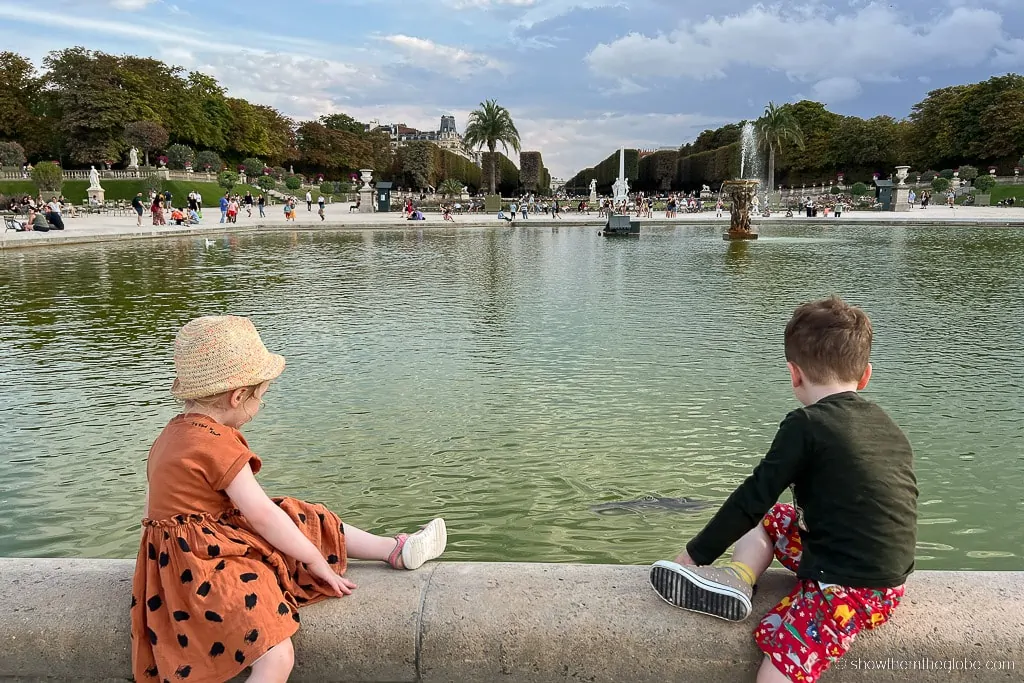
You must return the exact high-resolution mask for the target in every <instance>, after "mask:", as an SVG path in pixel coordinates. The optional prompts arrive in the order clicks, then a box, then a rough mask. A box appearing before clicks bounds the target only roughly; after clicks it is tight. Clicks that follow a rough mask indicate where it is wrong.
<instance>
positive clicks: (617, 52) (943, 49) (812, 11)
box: [585, 2, 1009, 81]
mask: <svg viewBox="0 0 1024 683" xmlns="http://www.w3.org/2000/svg"><path fill="white" fill-rule="evenodd" d="M830 12H831V10H828V8H826V7H823V6H821V5H814V6H804V7H797V8H794V7H786V8H785V9H782V8H780V7H767V8H766V7H763V6H761V5H757V6H754V7H752V8H750V9H748V10H746V11H745V12H742V13H740V14H734V15H730V16H726V17H723V18H720V19H719V18H714V17H711V18H708V19H706V20H704V21H703V22H700V23H689V24H684V25H681V26H680V27H679V28H677V29H676V30H674V31H672V32H671V33H668V34H658V35H655V36H647V35H644V34H641V33H630V34H628V35H626V36H623V37H622V38H619V39H617V40H615V41H613V42H611V43H601V44H599V45H598V46H597V47H595V48H594V49H593V50H592V51H591V52H590V53H589V54H588V55H587V56H586V58H585V61H586V63H587V65H588V66H589V67H590V70H591V71H592V72H593V73H594V74H597V75H603V76H606V77H609V78H622V77H628V76H631V75H633V74H636V73H643V74H645V75H647V76H649V77H665V76H668V77H691V78H696V79H699V80H706V79H714V78H723V77H725V75H726V74H727V73H728V72H729V71H730V70H731V69H733V68H736V67H747V68H754V69H770V70H776V71H781V72H784V73H785V74H786V75H787V76H788V77H789V78H791V79H793V80H797V81H812V80H816V79H828V78H830V77H831V76H832V75H833V74H835V72H836V69H837V68H838V66H837V64H838V62H837V60H841V63H842V64H858V65H862V66H863V68H864V70H866V71H871V70H875V71H876V74H877V75H880V76H881V77H883V78H888V79H891V78H892V76H891V71H892V70H894V69H897V68H898V69H904V70H905V69H907V68H915V67H922V66H933V65H935V64H940V65H943V66H973V65H978V64H982V63H984V62H985V61H987V60H989V59H991V58H992V57H993V56H995V54H996V52H997V51H998V50H999V49H1000V48H1004V49H1005V46H1007V45H1008V43H1009V40H1008V37H1007V36H1006V34H1005V32H1004V31H1003V26H1002V18H1001V16H1000V15H999V14H997V13H996V12H993V11H991V10H987V9H971V8H966V7H958V8H956V9H953V10H952V11H949V12H944V13H942V14H941V15H940V16H939V17H938V18H937V19H934V20H932V22H931V23H927V24H917V25H915V24H914V23H912V22H911V21H910V18H911V17H910V16H909V15H908V14H907V13H906V12H905V11H897V10H896V9H894V8H892V7H889V6H887V5H884V4H879V3H874V2H873V3H871V4H869V5H867V6H865V7H862V8H860V9H857V10H855V11H853V12H852V13H849V14H835V15H834V16H830V15H829V13H830ZM840 46H841V51H840V50H839V49H838V48H839V47H840ZM964 46H970V47H969V48H966V47H964ZM894 63H896V64H898V66H893V64H894Z"/></svg>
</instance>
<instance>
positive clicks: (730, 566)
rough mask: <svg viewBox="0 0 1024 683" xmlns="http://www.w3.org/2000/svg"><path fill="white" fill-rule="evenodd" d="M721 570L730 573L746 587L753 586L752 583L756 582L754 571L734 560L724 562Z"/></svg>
mask: <svg viewBox="0 0 1024 683" xmlns="http://www.w3.org/2000/svg"><path fill="white" fill-rule="evenodd" d="M722 569H725V570H727V571H730V572H732V573H733V574H735V575H736V576H737V578H739V580H740V581H742V582H743V583H745V584H747V585H748V586H753V585H754V582H755V581H757V577H756V576H755V575H754V570H753V569H751V568H750V566H749V565H746V564H744V563H743V562H737V561H735V560H733V561H731V562H726V563H725V564H723V565H722Z"/></svg>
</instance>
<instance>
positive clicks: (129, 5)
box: [110, 0, 157, 12]
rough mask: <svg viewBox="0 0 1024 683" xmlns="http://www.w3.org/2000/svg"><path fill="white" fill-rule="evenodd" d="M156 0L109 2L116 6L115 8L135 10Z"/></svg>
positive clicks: (112, 0) (118, 0)
mask: <svg viewBox="0 0 1024 683" xmlns="http://www.w3.org/2000/svg"><path fill="white" fill-rule="evenodd" d="M156 1H157V0H110V4H111V6H112V7H116V8H117V9H123V10H127V11H129V12H136V11H138V10H140V9H145V8H146V7H148V6H149V5H152V4H153V3H154V2H156Z"/></svg>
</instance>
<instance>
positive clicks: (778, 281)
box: [0, 223, 1024, 570]
mask: <svg viewBox="0 0 1024 683" xmlns="http://www.w3.org/2000/svg"><path fill="white" fill-rule="evenodd" d="M719 233H720V228H716V227H712V226H664V227H657V226H656V227H649V226H646V225H645V226H644V229H643V235H642V236H641V237H640V238H639V239H637V238H633V239H606V238H601V237H598V235H597V229H596V228H583V227H579V226H577V227H570V226H564V227H561V228H539V227H538V228H531V227H529V226H528V225H527V226H519V227H516V228H507V227H506V228H495V229H463V230H454V229H453V230H400V231H358V232H355V231H348V232H344V231H342V232H338V231H335V232H330V231H327V232H274V233H267V234H244V235H233V236H226V237H221V238H219V239H217V240H216V241H215V242H214V243H213V244H210V245H207V244H206V242H205V240H204V238H202V237H199V238H186V239H166V240H156V241H145V242H142V241H126V242H111V243H105V244H97V245H90V246H81V247H66V248H56V249H31V250H24V251H8V252H5V253H0V297H2V301H3V302H4V305H3V307H2V308H0V355H2V358H3V368H4V372H3V377H4V381H3V391H2V392H0V419H2V423H3V427H4V428H3V430H0V555H3V556H81V557H131V556H134V553H135V550H136V543H137V538H138V528H139V518H140V516H141V508H142V502H143V495H144V490H145V474H144V472H145V467H144V463H145V457H146V452H147V450H148V448H149V446H150V444H151V443H152V441H153V439H154V438H155V437H156V435H157V434H158V433H159V431H160V429H161V428H162V426H163V425H164V424H165V423H166V421H167V420H168V419H170V418H171V417H172V416H173V415H174V414H175V413H176V412H177V406H176V405H175V403H174V401H173V399H172V398H171V396H170V394H169V387H170V384H171V380H172V377H173V365H172V362H171V351H172V342H173V338H174V335H175V332H176V331H177V329H178V328H179V327H180V325H182V324H183V323H185V322H186V321H187V320H189V319H190V318H192V317H194V316H197V315H204V314H221V313H225V312H231V313H236V314H242V315H249V316H252V317H253V319H254V321H255V322H256V324H257V326H258V328H259V329H260V330H261V332H262V334H263V338H264V340H265V342H266V343H267V345H268V347H269V348H270V349H271V350H273V351H277V352H280V353H282V354H284V355H285V356H286V357H287V359H288V367H287V369H286V370H285V372H284V374H283V375H282V376H281V378H280V380H279V381H277V382H275V384H274V386H273V387H272V389H271V391H270V393H269V394H268V397H267V407H266V408H265V409H264V411H263V412H262V413H261V414H260V415H259V416H258V417H257V419H256V420H255V421H254V422H253V423H251V424H250V425H248V426H247V427H246V430H245V433H246V436H247V438H248V440H249V442H250V444H251V445H252V447H253V449H254V450H255V451H256V452H257V453H258V454H260V455H261V456H262V457H263V459H264V470H263V473H262V474H261V475H260V479H261V481H262V483H263V485H264V487H265V488H266V489H267V491H268V492H269V493H271V494H272V495H293V496H298V497H302V498H305V499H307V500H313V501H319V502H323V503H326V504H328V505H329V506H330V507H332V508H333V509H335V510H336V511H337V512H338V513H339V514H340V515H341V516H342V518H343V519H345V520H346V521H348V522H350V523H352V524H355V525H357V526H361V527H363V528H367V529H371V530H374V531H377V532H381V533H394V532H395V531H398V530H402V529H410V528H415V526H416V525H418V524H422V523H423V522H425V521H426V520H427V519H429V518H430V517H431V516H433V515H434V514H443V515H444V516H445V517H446V518H447V520H448V524H449V528H450V546H449V552H448V554H447V557H448V558H449V559H453V560H469V559H473V560H489V561H550V562H569V561H578V562H614V563H620V562H621V563H635V564H640V563H647V562H650V561H653V560H655V559H658V558H661V557H666V556H669V557H670V556H672V554H674V553H675V552H676V551H677V550H678V548H679V547H680V546H681V544H682V543H683V542H685V541H686V540H687V539H688V538H689V537H690V536H691V535H692V534H694V533H695V532H697V531H698V530H699V529H700V528H701V526H702V525H703V524H704V523H705V522H706V521H707V520H708V519H709V518H710V516H711V514H712V513H713V511H714V507H712V508H710V509H703V510H695V511H657V510H647V511H639V512H628V511H616V510H611V511H606V512H605V513H604V514H599V513H598V512H595V511H593V510H592V509H591V508H592V507H593V506H595V505H598V504H601V503H606V502H609V501H617V500H628V499H635V498H640V497H643V496H649V495H653V496H669V497H679V496H685V497H689V498H695V499H698V500H704V501H710V502H712V503H715V504H717V503H720V502H722V501H723V500H724V499H725V498H726V496H727V495H728V494H729V493H730V492H731V490H732V489H733V488H734V487H735V486H736V485H737V484H738V483H739V482H740V481H742V479H743V478H744V477H745V476H746V475H747V474H748V473H749V472H750V470H751V469H752V468H753V466H754V465H755V464H756V463H757V461H758V459H759V458H760V457H761V456H762V455H763V453H764V451H765V450H766V448H767V447H768V445H769V443H770V441H771V438H772V435H773V434H774V431H775V429H776V427H777V425H778V423H779V421H780V420H781V419H782V417H783V416H784V415H785V413H786V412H787V411H789V410H791V409H793V408H794V407H796V406H797V404H796V402H795V399H794V398H793V396H792V393H791V390H790V387H789V384H788V375H787V372H786V368H785V361H784V358H783V353H782V330H783V326H784V325H785V322H786V320H787V319H788V317H789V315H790V314H791V313H792V311H793V309H794V308H795V307H796V305H798V304H799V303H800V302H802V301H805V300H808V299H811V298H818V297H822V296H827V295H829V294H832V293H836V294H839V295H841V296H843V297H845V298H847V299H848V300H850V301H851V302H853V303H856V304H858V305H861V306H863V307H864V308H865V309H866V310H867V312H868V313H869V314H870V315H871V317H872V320H873V322H874V326H875V348H874V353H873V359H872V360H873V363H874V366H875V374H874V377H873V379H872V383H871V385H870V386H869V387H868V390H867V391H866V392H865V395H866V396H867V397H868V398H870V399H871V400H874V401H877V402H879V403H880V404H881V405H882V406H884V407H885V408H886V409H887V410H888V411H889V412H890V414H891V415H892V416H893V417H894V418H895V419H896V421H897V422H898V423H899V424H900V425H901V426H902V427H903V428H904V429H905V431H906V432H907V434H908V435H909V437H910V440H911V442H912V444H913V445H914V448H915V453H916V463H917V474H918V479H919V483H920V488H921V498H920V530H919V541H920V542H919V546H918V558H919V567H920V568H926V569H1018V570H1019V569H1022V568H1024V559H1022V557H1021V556H1022V548H1024V525H1021V524H1020V520H1021V519H1022V518H1024V494H1022V493H1021V482H1022V481H1024V417H1022V412H1024V393H1022V392H1024V363H1021V361H1020V354H1021V349H1022V348H1024V315H1022V314H1021V311H1020V302H1021V301H1024V284H1022V278H1024V229H997V228H975V227H953V226H950V227H946V228H909V227H896V228H892V227H886V228H882V227H872V226H848V225H844V226H840V225H837V226H835V227H826V228H822V227H811V226H801V225H799V223H794V224H788V225H780V224H771V225H768V226H765V227H764V229H763V234H762V238H761V239H760V240H759V241H757V242H755V243H743V244H739V243H733V244H728V243H725V242H723V241H722V239H721V236H720V234H719Z"/></svg>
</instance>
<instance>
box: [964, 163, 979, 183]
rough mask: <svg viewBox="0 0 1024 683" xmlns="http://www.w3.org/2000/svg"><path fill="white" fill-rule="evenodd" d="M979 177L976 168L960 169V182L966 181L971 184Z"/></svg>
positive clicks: (966, 167) (965, 167)
mask: <svg viewBox="0 0 1024 683" xmlns="http://www.w3.org/2000/svg"><path fill="white" fill-rule="evenodd" d="M977 177H978V169H977V167H975V166H961V167H960V180H966V181H968V182H970V181H971V180H974V179H975V178H977Z"/></svg>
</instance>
